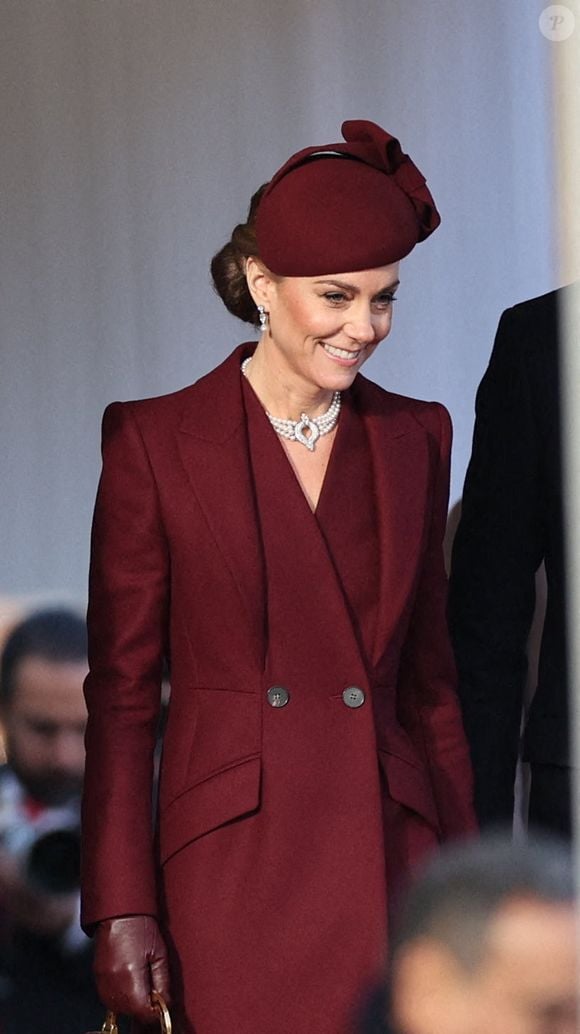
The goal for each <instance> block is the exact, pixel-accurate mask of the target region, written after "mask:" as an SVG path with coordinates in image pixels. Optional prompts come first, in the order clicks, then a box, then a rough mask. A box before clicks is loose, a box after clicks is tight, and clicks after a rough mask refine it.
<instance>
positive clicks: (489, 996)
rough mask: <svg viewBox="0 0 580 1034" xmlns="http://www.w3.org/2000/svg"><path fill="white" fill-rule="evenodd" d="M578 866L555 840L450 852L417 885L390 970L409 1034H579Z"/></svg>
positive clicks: (402, 1026) (495, 841)
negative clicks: (575, 877) (575, 870)
mask: <svg viewBox="0 0 580 1034" xmlns="http://www.w3.org/2000/svg"><path fill="white" fill-rule="evenodd" d="M574 898H575V895H574V881H573V875H572V866H571V861H570V858H569V857H568V854H567V851H566V848H565V846H564V845H560V844H559V843H553V842H551V841H547V840H546V841H544V840H542V841H541V842H538V841H533V842H529V843H528V844H522V845H514V844H513V843H512V842H510V841H509V840H507V839H503V838H497V837H496V838H488V839H485V840H482V841H480V842H474V843H472V844H469V845H465V846H459V847H458V846H455V847H453V848H450V849H447V850H444V851H443V852H442V853H441V854H440V855H439V856H438V857H437V858H435V860H434V861H433V862H432V863H431V865H430V866H429V867H428V868H427V869H426V870H425V872H424V873H423V875H422V876H421V877H419V879H418V881H417V883H416V885H415V887H414V888H413V890H412V891H411V893H410V895H409V898H408V901H407V906H406V909H405V912H404V915H403V917H402V924H401V929H400V936H399V938H398V940H397V944H396V946H395V949H394V957H393V967H392V971H391V988H392V1014H393V1017H394V1020H395V1026H396V1027H397V1029H398V1030H400V1031H401V1032H403V1034H577V1032H578V1012H577V1001H576V999H577V989H576V981H577V950H576V949H577V946H576V938H577V920H576V914H575V901H574Z"/></svg>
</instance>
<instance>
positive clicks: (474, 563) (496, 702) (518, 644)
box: [449, 310, 543, 824]
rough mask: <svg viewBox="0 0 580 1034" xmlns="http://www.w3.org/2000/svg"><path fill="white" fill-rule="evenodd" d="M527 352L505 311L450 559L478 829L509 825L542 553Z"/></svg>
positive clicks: (483, 387)
mask: <svg viewBox="0 0 580 1034" xmlns="http://www.w3.org/2000/svg"><path fill="white" fill-rule="evenodd" d="M524 350H525V340H524V336H523V334H522V333H521V332H520V333H518V319H517V311H516V310H507V311H506V312H505V313H504V314H503V316H502V318H501V320H500V323H499V327H498V331H497V335H496V339H495V343H494V347H493V351H492V355H491V359H490V363H489V366H488V369H487V371H486V373H485V376H484V378H483V380H482V382H481V384H480V387H479V390H478V392H477V399H476V420H475V429H474V437H473V450H472V455H471V460H470V463H469V467H468V471H467V476H466V481H465V487H464V492H463V505H462V516H461V520H460V523H459V527H458V530H457V534H456V538H455V542H454V547H453V554H452V566H451V587H450V601H449V620H450V628H451V634H452V641H453V645H454V650H455V656H456V661H457V666H458V672H459V694H460V699H461V704H462V708H463V715H464V721H465V727H466V732H467V736H468V740H469V744H470V748H471V755H472V760H473V767H474V775H475V803H476V810H477V813H478V816H479V819H480V822H481V823H482V824H490V823H492V824H493V823H498V822H508V823H511V821H512V818H513V808H514V780H515V772H516V762H517V757H518V745H519V735H520V723H521V716H522V704H523V692H524V687H525V679H526V672H527V657H526V645H527V638H528V634H529V630H530V625H531V621H532V617H533V612H534V603H535V572H536V570H537V568H538V567H539V565H540V563H541V560H542V552H543V549H542V538H543V531H542V507H541V503H540V499H539V484H540V478H539V476H538V470H537V462H538V460H537V456H538V450H537V448H536V445H535V434H536V430H535V427H534V420H533V406H532V400H531V396H530V388H529V383H528V378H527V376H526V364H525V361H524Z"/></svg>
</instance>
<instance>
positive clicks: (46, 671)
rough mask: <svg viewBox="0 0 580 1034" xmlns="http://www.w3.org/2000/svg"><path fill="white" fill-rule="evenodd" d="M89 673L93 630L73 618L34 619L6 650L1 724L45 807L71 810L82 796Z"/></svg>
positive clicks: (10, 751) (48, 614)
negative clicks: (71, 803)
mask: <svg viewBox="0 0 580 1034" xmlns="http://www.w3.org/2000/svg"><path fill="white" fill-rule="evenodd" d="M87 667H88V665H87V636H86V628H85V622H84V621H83V620H82V618H80V617H79V616H78V615H77V614H75V613H73V612H72V611H69V610H63V609H59V610H43V611H39V612H38V613H36V614H32V615H31V616H30V617H29V618H27V619H26V620H25V621H23V622H22V623H21V624H19V625H18V626H17V627H16V628H15V629H14V630H13V631H12V633H11V635H9V637H8V639H7V640H6V643H5V646H4V651H3V654H2V660H1V666H0V717H1V720H2V727H3V732H4V740H5V747H6V755H7V760H8V763H9V765H10V767H11V768H12V769H13V771H14V772H15V773H16V775H17V776H18V777H19V779H20V780H21V782H22V783H23V784H24V786H25V787H26V789H27V790H28V792H29V793H30V794H31V796H32V797H34V798H36V799H37V800H38V801H40V802H42V803H44V804H52V805H55V804H64V803H66V802H67V801H69V800H71V799H72V798H73V797H75V796H78V795H79V794H80V791H81V788H82V780H83V772H84V762H85V752H84V731H85V724H86V708H85V702H84V697H83V691H82V687H83V680H84V678H85V675H86V673H87Z"/></svg>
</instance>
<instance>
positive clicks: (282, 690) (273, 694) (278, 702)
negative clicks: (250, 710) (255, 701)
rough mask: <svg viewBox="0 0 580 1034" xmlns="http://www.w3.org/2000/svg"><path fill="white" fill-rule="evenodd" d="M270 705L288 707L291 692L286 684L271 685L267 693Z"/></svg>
mask: <svg viewBox="0 0 580 1034" xmlns="http://www.w3.org/2000/svg"><path fill="white" fill-rule="evenodd" d="M266 696H267V698H268V703H269V705H270V707H286V704H287V703H288V701H289V700H290V694H289V692H288V690H287V689H286V687H285V686H270V688H269V690H268V692H267V694H266Z"/></svg>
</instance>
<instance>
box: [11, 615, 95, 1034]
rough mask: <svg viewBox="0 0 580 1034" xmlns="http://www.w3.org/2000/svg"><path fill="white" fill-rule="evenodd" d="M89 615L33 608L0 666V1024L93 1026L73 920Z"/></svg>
mask: <svg viewBox="0 0 580 1034" xmlns="http://www.w3.org/2000/svg"><path fill="white" fill-rule="evenodd" d="M86 672H87V647H86V631H85V624H84V621H83V620H82V619H81V618H80V617H78V616H77V615H76V614H75V613H73V612H71V611H69V610H64V609H59V610H55V609H52V610H44V611H39V612H37V613H35V614H33V615H31V616H30V617H28V618H27V619H26V620H25V621H23V622H22V623H21V624H19V625H18V626H17V627H16V628H15V629H14V630H13V631H12V633H11V635H10V636H9V637H8V639H7V641H6V644H5V648H4V652H3V655H2V660H1V667H0V719H1V723H2V731H3V735H4V746H5V750H6V764H5V765H3V766H2V767H0V1028H1V1029H2V1031H3V1034H12V1032H14V1034H16V1031H18V1034H29V1032H30V1034H33V1032H34V1034H53V1032H56V1031H58V1030H79V1031H80V1030H83V1029H88V1028H89V1027H91V1026H97V1025H99V1026H100V1022H101V1021H102V1007H101V1006H100V1005H99V1002H98V999H97V996H96V992H95V990H94V987H93V981H92V975H91V947H90V942H89V940H88V939H87V938H86V937H85V935H84V934H83V933H82V931H81V929H80V926H79V918H78V917H79V893H78V877H79V799H80V793H81V789H82V780H83V772H84V730H85V722H86V713H85V704H84V698H83V693H82V685H83V679H84V677H85V675H86Z"/></svg>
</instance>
